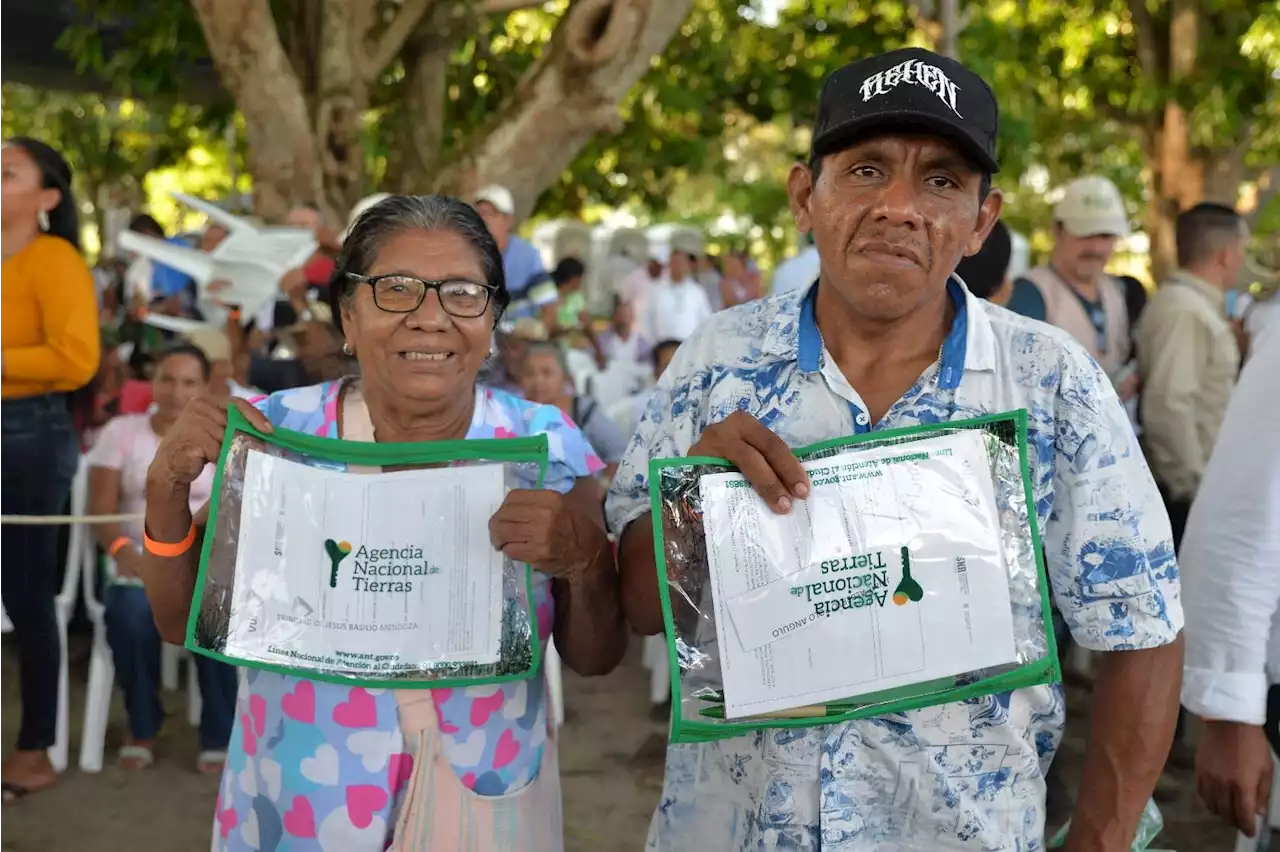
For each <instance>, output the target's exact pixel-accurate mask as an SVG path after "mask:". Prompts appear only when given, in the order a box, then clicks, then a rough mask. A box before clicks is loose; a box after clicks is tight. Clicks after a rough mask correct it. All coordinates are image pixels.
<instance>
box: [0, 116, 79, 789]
mask: <svg viewBox="0 0 1280 852" xmlns="http://www.w3.org/2000/svg"><path fill="white" fill-rule="evenodd" d="M0 238H2V239H0V248H2V249H3V256H4V265H3V267H0V281H3V288H0V397H2V398H3V404H0V419H2V420H3V426H4V437H3V444H2V445H0V455H3V457H4V465H3V468H0V476H2V477H3V492H2V499H3V511H4V514H6V515H58V514H61V513H62V511H63V509H64V507H65V506H66V503H67V496H68V494H69V493H70V490H71V480H72V479H73V478H74V476H75V472H76V465H77V459H78V455H79V447H78V442H77V439H76V433H75V429H74V428H73V426H72V422H71V412H70V410H69V409H68V407H67V395H68V394H69V393H70V392H72V391H76V390H79V389H80V388H83V387H84V386H85V385H87V384H88V383H89V381H90V379H92V378H93V374H94V373H95V372H96V371H97V369H98V350H99V334H98V308H97V296H96V294H95V291H94V286H93V276H92V275H91V274H90V272H89V267H88V266H87V265H86V264H85V262H84V260H83V259H82V258H81V257H80V240H79V225H78V219H77V216H76V206H75V199H74V198H73V197H72V195H71V169H70V168H69V167H68V166H67V162H66V160H64V159H63V158H62V156H61V155H59V154H58V152H57V151H54V150H53V149H52V148H50V147H49V146H48V145H45V144H44V143H42V142H37V141H36V140H34V139H26V138H17V139H10V140H8V141H6V142H5V143H4V147H3V148H0ZM0 535H2V536H3V538H2V539H0V547H2V548H3V552H2V554H0V557H2V558H3V562H4V571H3V572H0V578H2V580H0V591H2V592H3V597H4V608H5V612H7V613H8V615H9V620H10V621H11V622H12V623H13V632H14V638H15V639H16V640H17V646H18V669H19V684H20V689H21V694H22V725H21V727H20V728H19V730H18V744H17V748H16V749H15V750H14V752H13V754H12V755H11V756H10V757H9V759H8V760H6V761H5V762H4V766H3V769H2V770H0V771H2V772H3V790H4V801H5V802H9V801H12V800H14V799H17V798H19V797H21V796H22V795H24V794H25V793H29V792H31V791H33V790H39V789H42V788H45V787H48V786H51V785H52V784H53V783H54V781H55V780H56V775H55V774H54V771H53V766H52V764H51V763H50V762H49V757H48V754H47V749H48V748H49V747H50V746H52V745H53V740H54V726H55V722H56V719H57V715H58V713H57V710H58V664H59V654H60V650H59V644H58V623H57V619H56V617H55V615H54V607H53V598H54V595H55V594H56V592H57V588H56V584H57V573H58V572H57V564H56V563H57V558H58V528H57V527H54V526H18V525H13V524H5V525H4V527H3V532H2V533H0Z"/></svg>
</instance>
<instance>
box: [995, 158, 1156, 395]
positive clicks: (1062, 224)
mask: <svg viewBox="0 0 1280 852" xmlns="http://www.w3.org/2000/svg"><path fill="white" fill-rule="evenodd" d="M1127 236H1129V215H1128V212H1127V211H1126V210H1125V206H1124V200H1123V199H1122V198H1121V197H1120V190H1118V189H1116V186H1115V184H1113V183H1112V182H1111V181H1109V180H1107V179H1106V178H1103V177H1092V176H1091V177H1082V178H1077V179H1076V180H1074V181H1072V182H1071V183H1069V184H1067V186H1066V189H1065V191H1064V193H1063V196H1062V200H1060V201H1059V202H1058V203H1057V204H1056V205H1055V206H1054V208H1053V252H1052V253H1051V254H1050V256H1049V262H1048V263H1047V264H1045V265H1044V266H1038V267H1035V268H1034V269H1031V270H1028V271H1027V274H1026V275H1025V276H1024V277H1022V278H1019V279H1017V280H1016V281H1014V284H1013V292H1012V294H1011V295H1010V298H1009V301H1008V304H1007V307H1008V308H1009V310H1011V311H1013V312H1014V313H1019V314H1022V315H1023V316H1026V317H1030V318H1031V319H1037V320H1040V321H1042V322H1047V323H1049V324H1050V325H1055V326H1057V327H1058V328H1061V329H1062V330H1063V331H1066V332H1068V333H1069V334H1070V335H1071V336H1072V337H1074V338H1075V339H1076V340H1078V341H1079V342H1080V344H1081V345H1082V346H1084V348H1085V349H1087V350H1088V351H1089V354H1090V355H1092V356H1093V358H1094V360H1095V361H1097V362H1098V364H1099V365H1100V366H1101V367H1102V369H1103V371H1104V372H1105V373H1106V374H1107V376H1108V377H1109V378H1110V379H1111V382H1112V384H1114V385H1115V388H1116V393H1117V394H1119V396H1120V399H1121V401H1123V402H1126V403H1127V402H1129V401H1131V400H1133V399H1134V398H1135V397H1136V396H1137V393H1138V370H1137V364H1136V363H1135V362H1134V361H1133V360H1132V354H1133V344H1132V338H1131V335H1130V331H1129V328H1130V324H1129V310H1128V306H1127V303H1126V301H1125V294H1124V285H1122V284H1121V283H1120V282H1119V281H1118V280H1117V279H1116V278H1115V277H1114V276H1112V275H1108V274H1107V272H1106V266H1107V264H1108V263H1109V262H1110V261H1111V257H1112V255H1113V254H1115V250H1116V244H1117V243H1118V242H1119V241H1120V240H1121V239H1123V238H1125V237H1127Z"/></svg>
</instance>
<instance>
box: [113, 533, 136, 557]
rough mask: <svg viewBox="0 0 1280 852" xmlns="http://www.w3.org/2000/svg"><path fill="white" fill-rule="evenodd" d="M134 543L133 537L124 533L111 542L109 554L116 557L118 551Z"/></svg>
mask: <svg viewBox="0 0 1280 852" xmlns="http://www.w3.org/2000/svg"><path fill="white" fill-rule="evenodd" d="M131 544H133V539H131V538H129V536H127V535H122V536H120V537H119V538H117V539H116V540H115V541H113V542H111V546H110V547H108V548H107V555H108V556H112V557H114V556H115V555H116V554H117V553H119V552H120V551H122V550H124V549H125V548H126V547H128V546H129V545H131Z"/></svg>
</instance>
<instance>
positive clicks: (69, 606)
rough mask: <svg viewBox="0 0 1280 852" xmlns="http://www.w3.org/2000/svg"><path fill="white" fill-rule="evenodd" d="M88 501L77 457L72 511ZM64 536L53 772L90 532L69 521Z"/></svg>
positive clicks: (66, 722)
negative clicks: (72, 625) (70, 642)
mask: <svg viewBox="0 0 1280 852" xmlns="http://www.w3.org/2000/svg"><path fill="white" fill-rule="evenodd" d="M88 505H89V462H88V459H86V458H85V457H84V456H81V457H80V461H79V464H78V465H77V467H76V475H75V478H74V479H72V480H71V514H72V515H83V514H85V510H86V508H87V506H88ZM68 532H69V537H68V539H67V565H66V573H65V574H64V575H63V578H62V589H61V591H59V592H58V595H57V596H56V597H55V598H54V614H55V616H56V617H57V620H58V645H59V654H58V660H59V662H58V717H57V722H56V727H55V734H54V741H53V746H52V747H51V748H50V749H49V762H50V763H52V764H53V768H54V771H55V772H61V771H63V770H64V769H66V768H67V742H68V740H69V737H68V729H69V727H70V714H71V709H70V706H69V703H68V695H67V692H68V688H67V681H68V678H67V625H68V624H69V623H70V622H71V613H72V612H74V611H75V606H76V597H77V596H79V594H80V575H81V568H82V566H83V562H84V546H85V544H84V543H85V536H86V535H88V534H89V532H88V527H87V526H86V525H84V524H71V525H70V527H69V530H68Z"/></svg>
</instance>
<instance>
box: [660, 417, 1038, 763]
mask: <svg viewBox="0 0 1280 852" xmlns="http://www.w3.org/2000/svg"><path fill="white" fill-rule="evenodd" d="M795 452H796V455H797V456H798V458H799V459H800V460H801V462H802V463H803V464H804V466H805V468H806V470H807V471H808V473H809V477H810V481H811V483H812V490H811V493H810V494H809V497H808V498H807V499H806V500H797V501H796V502H795V504H794V506H793V507H792V510H791V511H790V512H789V513H787V514H785V515H778V514H775V513H774V512H773V511H771V510H770V509H769V508H768V507H767V506H766V505H765V503H764V502H763V501H762V500H761V499H760V498H759V497H758V496H757V495H756V494H755V492H754V490H753V489H752V487H751V485H750V483H748V482H747V481H746V479H745V478H744V477H743V476H742V475H741V474H740V473H739V472H737V471H736V470H735V469H734V468H733V467H732V466H731V465H730V464H729V463H728V462H726V461H724V460H722V459H712V458H682V459H658V460H654V461H653V462H652V463H651V466H650V498H651V501H652V517H653V526H654V541H655V548H656V557H657V566H658V577H657V580H658V585H659V588H660V590H661V597H662V610H663V617H664V619H665V622H666V634H667V643H668V649H669V653H670V660H671V688H672V695H673V701H672V704H673V711H672V732H671V737H672V740H673V741H675V742H696V741H705V740H714V739H720V738H723V737H730V736H737V735H740V734H743V733H746V732H748V731H752V730H756V729H760V728H778V727H806V726H811V725H819V724H829V723H832V722H840V721H845V720H849V719H858V718H862V717H867V716H878V715H882V714H886V713H896V712H900V711H903V710H909V709H915V708H919V707H924V706H929V705H934V704H943V703H947V702H953V701H962V700H965V699H970V698H974V697H978V696H983V695H990V694H993V693H997V692H1004V691H1007V690H1012V689H1017V688H1022V687H1026V686H1032V685H1036V684H1043V683H1048V682H1051V681H1056V680H1058V679H1059V677H1060V671H1059V667H1058V657H1057V650H1056V648H1055V646H1054V637H1053V630H1052V626H1051V622H1050V609H1049V586H1048V582H1047V581H1046V579H1045V572H1044V561H1043V553H1042V549H1041V544H1040V533H1039V529H1038V526H1037V523H1036V513H1035V502H1034V499H1033V497H1032V490H1031V479H1030V474H1029V471H1028V461H1027V418H1026V412H1025V411H1014V412H1008V413H1004V414H997V415H992V416H988V417H982V418H978V419H973V420H965V421H957V422H950V423H943V424H937V425H928V426H921V427H917V428H910V429H899V430H894V431H884V432H874V433H869V434H863V435H856V436H852V437H847V438H840V439H836V440H832V441H826V442H823V443H820V444H814V445H811V446H807V447H801V448H798V449H797V450H795Z"/></svg>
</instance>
